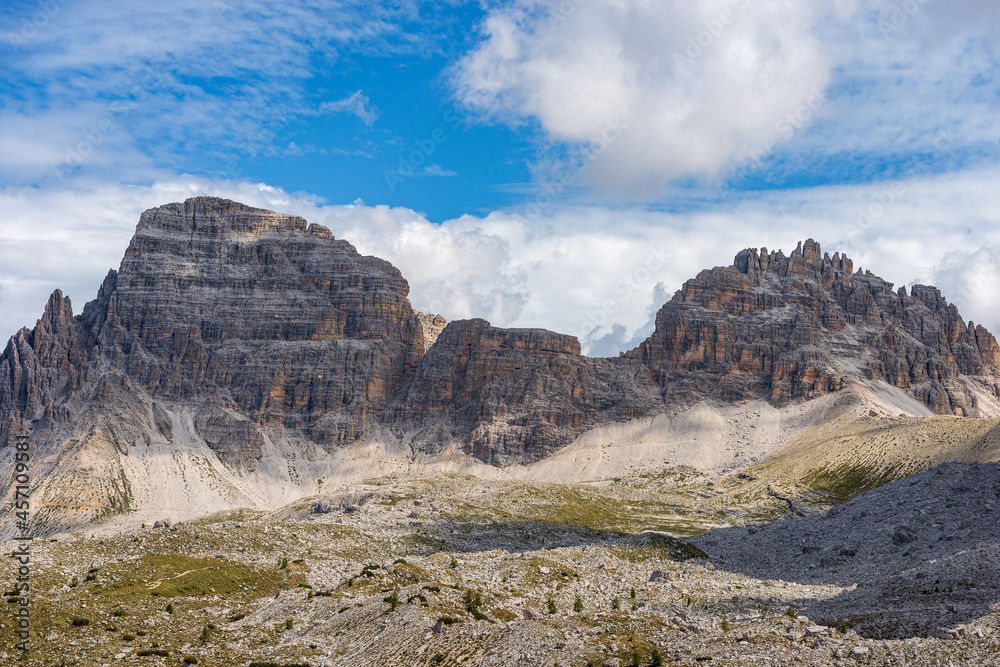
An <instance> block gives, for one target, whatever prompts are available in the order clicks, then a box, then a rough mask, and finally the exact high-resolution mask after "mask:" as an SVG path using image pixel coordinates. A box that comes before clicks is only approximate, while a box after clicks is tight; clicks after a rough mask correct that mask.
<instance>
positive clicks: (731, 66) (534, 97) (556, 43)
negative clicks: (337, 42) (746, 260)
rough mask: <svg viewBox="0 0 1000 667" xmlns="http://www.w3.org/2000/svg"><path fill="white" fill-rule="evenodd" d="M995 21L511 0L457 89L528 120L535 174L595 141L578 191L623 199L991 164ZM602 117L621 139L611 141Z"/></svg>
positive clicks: (838, 9) (490, 114) (907, 9)
mask: <svg viewBox="0 0 1000 667" xmlns="http://www.w3.org/2000/svg"><path fill="white" fill-rule="evenodd" d="M996 19H1000V9H998V5H996V3H983V2H980V1H978V0H959V1H958V2H954V3H940V2H929V3H925V2H916V1H915V0H914V1H913V2H905V3H903V2H900V3H885V2H881V0H839V1H838V2H836V3H834V4H833V5H832V6H830V5H824V4H823V3H812V2H801V1H792V0H754V1H750V0H666V1H664V2H656V3H650V2H645V1H644V0H587V1H586V2H583V1H582V0H569V1H568V2H563V1H561V0H515V1H514V2H511V3H506V4H503V5H500V6H498V7H495V8H493V9H492V10H491V11H490V12H489V14H488V16H487V18H486V19H485V21H484V22H483V25H482V32H483V36H482V40H481V42H480V43H479V44H478V45H477V46H476V47H475V48H474V49H473V50H472V51H471V52H470V53H469V54H468V55H467V56H466V57H465V58H464V60H462V61H461V62H460V63H459V64H458V66H457V67H456V68H455V71H454V76H453V82H454V85H455V89H456V94H457V96H458V98H459V99H460V100H462V101H463V102H465V103H466V104H468V105H469V106H470V107H472V108H473V109H476V110H478V112H479V113H480V114H482V115H483V116H485V117H486V118H489V119H493V120H499V121H503V122H507V123H510V124H512V125H524V124H526V123H528V122H532V123H537V126H538V127H539V129H540V130H541V134H542V137H543V140H542V142H541V143H540V151H541V157H540V160H539V161H540V169H541V171H542V173H543V174H546V172H548V174H546V175H545V176H543V178H544V177H548V178H551V177H552V176H551V174H558V173H565V172H564V171H562V170H563V169H564V168H565V165H566V163H567V162H570V163H573V162H576V163H577V164H579V163H580V159H579V156H577V155H576V154H575V151H576V150H577V149H580V148H581V147H586V146H588V145H593V144H595V142H596V148H597V149H598V153H599V157H598V159H595V160H594V161H593V162H592V163H591V164H589V166H588V169H587V170H586V172H585V173H582V174H581V178H582V180H583V182H584V183H585V184H586V185H588V186H590V187H591V188H595V189H597V190H600V191H603V192H612V193H615V192H619V193H620V192H624V193H626V194H628V195H630V196H633V197H635V196H642V197H649V198H657V197H662V196H663V195H664V193H666V192H669V189H670V186H671V185H673V184H676V183H678V182H685V181H686V180H687V179H690V178H692V177H693V178H696V179H702V180H712V179H714V178H725V177H726V176H727V174H729V173H730V171H731V170H732V169H733V168H735V167H737V166H739V165H741V164H743V165H748V164H755V163H756V158H765V157H767V156H769V155H772V154H777V155H778V156H779V157H781V158H782V159H783V160H784V161H785V162H786V163H787V164H786V165H784V167H785V168H788V169H791V170H795V169H804V170H807V171H808V170H809V169H810V168H812V169H816V170H818V171H824V170H826V169H827V167H826V166H824V165H825V161H826V160H833V162H834V164H835V165H836V168H838V169H844V170H848V171H850V170H856V169H864V168H865V167H867V165H866V164H860V165H857V166H855V165H854V164H851V160H852V159H862V160H863V159H865V157H866V156H872V155H874V156H878V157H879V158H880V159H883V158H884V159H885V160H890V161H891V160H892V157H893V156H911V155H915V154H917V155H919V154H920V153H921V152H924V153H927V152H930V153H935V152H936V153H937V155H936V158H937V159H939V160H941V159H942V158H947V159H952V160H954V161H956V162H958V163H959V164H960V165H962V164H965V163H966V162H968V161H969V160H970V159H972V157H971V156H978V155H983V154H986V155H988V156H989V157H991V158H992V159H994V160H996V159H997V158H998V157H1000V150H998V146H997V142H996V137H997V136H998V134H1000V120H998V119H1000V114H998V113H997V111H998V109H997V107H998V104H997V93H998V91H1000V76H998V72H1000V65H998V62H1000V58H998V49H997V48H996V42H995V39H994V38H993V37H992V35H991V33H990V28H989V26H993V25H995V20H996ZM817 91H819V94H817ZM609 123H620V124H622V125H624V126H627V129H626V131H624V132H623V133H621V135H620V136H619V137H617V138H615V139H614V140H613V141H610V142H606V143H607V146H606V147H605V146H603V145H602V143H604V142H602V141H601V135H602V133H603V132H604V131H605V128H606V127H607V126H608V124H609ZM942 130H947V131H948V132H950V134H951V136H952V138H953V143H952V144H950V145H949V146H947V147H946V150H944V151H941V150H940V149H936V147H935V142H936V141H937V139H938V137H939V133H940V132H941V131H942ZM567 152H569V154H570V155H571V156H575V158H574V157H567ZM838 161H839V164H837V162H838ZM941 161H943V160H941ZM903 168H904V170H905V169H906V168H907V167H906V166H905V165H904V166H903ZM877 169H881V167H878V168H877ZM762 175H764V176H766V175H767V174H764V173H762ZM834 176H836V175H834ZM854 177H856V175H854ZM868 177H874V178H877V170H876V175H874V176H872V175H869V176H868Z"/></svg>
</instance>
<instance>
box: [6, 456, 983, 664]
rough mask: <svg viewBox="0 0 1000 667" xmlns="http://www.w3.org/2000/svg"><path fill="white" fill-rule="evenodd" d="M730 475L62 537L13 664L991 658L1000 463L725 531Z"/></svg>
mask: <svg viewBox="0 0 1000 667" xmlns="http://www.w3.org/2000/svg"><path fill="white" fill-rule="evenodd" d="M726 481H727V480H725V479H723V478H718V477H714V478H713V477H711V476H707V475H704V474H702V473H699V472H698V471H695V470H691V469H678V470H673V471H669V472H666V473H664V474H662V475H658V476H651V477H644V478H631V479H621V480H618V481H615V482H608V483H601V484H591V485H557V484H524V483H515V482H485V481H482V480H478V479H476V478H472V477H468V476H459V475H452V476H447V477H436V478H425V479H382V480H372V483H370V484H366V485H362V486H358V487H356V488H352V489H350V490H346V489H345V490H342V491H338V492H334V493H330V494H325V495H322V496H316V497H314V498H309V499H306V500H303V501H302V502H299V503H295V504H292V505H290V506H288V507H285V508H283V509H281V510H279V511H277V512H274V513H270V514H264V513H259V512H226V513H220V514H215V515H210V516H207V517H205V518H203V519H200V520H196V521H190V522H185V523H182V524H179V525H168V524H167V523H164V522H157V523H155V524H152V523H149V524H144V525H134V524H130V523H128V522H124V523H123V521H124V520H122V519H119V520H118V523H114V522H112V523H110V524H105V525H103V526H100V527H95V528H93V529H92V530H88V531H86V532H77V533H72V534H60V535H58V536H57V537H55V538H53V539H51V540H50V541H46V542H38V543H36V544H35V551H36V559H37V560H36V563H35V568H36V569H35V575H34V577H35V578H34V580H33V586H34V590H35V595H36V598H35V600H36V602H35V603H34V607H33V612H34V626H33V628H34V631H35V632H36V633H37V635H38V636H37V637H36V639H35V642H34V644H33V646H34V651H33V652H32V654H31V656H29V657H27V658H26V660H25V662H24V663H23V664H29V665H46V666H48V665H88V666H89V665H123V666H124V665H129V666H132V665H147V664H148V665H181V664H183V662H184V661H185V660H186V661H187V663H188V664H198V665H227V666H229V665H241V666H243V665H250V664H253V663H258V664H277V665H312V666H314V667H319V666H323V665H345V666H346V665H401V666H402V665H407V666H409V665H497V666H500V665H526V666H527V665H531V666H535V665H546V666H551V665H555V664H559V665H564V666H568V665H573V666H581V667H582V666H584V665H619V666H624V665H631V664H641V665H651V664H687V665H694V664H703V663H712V664H724V665H801V664H805V665H837V664H843V665H856V664H857V665H935V666H943V665H955V666H956V667H957V666H959V665H963V666H964V665H994V664H996V661H997V656H998V655H1000V633H998V632H997V622H998V620H1000V585H998V583H997V582H998V581H1000V576H998V574H1000V573H998V572H997V565H996V564H997V562H998V561H997V556H998V555H1000V554H998V549H1000V529H998V527H997V522H996V511H997V505H998V503H1000V495H998V494H1000V464H945V465H942V466H938V467H935V468H933V469H931V470H929V471H926V472H924V473H921V474H919V475H916V476H914V477H912V478H909V479H905V480H900V481H897V482H892V483H890V484H887V485H885V486H883V487H881V488H879V489H877V490H875V491H872V492H869V493H866V494H863V495H861V496H859V497H857V498H855V499H854V500H852V501H851V502H849V503H847V504H845V505H842V506H838V507H836V508H835V509H833V510H832V511H829V512H827V513H825V514H822V515H815V516H810V517H808V518H800V519H796V518H788V519H785V520H781V521H777V522H771V523H768V524H760V523H755V524H751V525H746V526H743V527H728V528H726V527H721V528H720V527H718V526H719V525H720V524H722V525H724V524H725V523H726V522H727V521H728V520H730V519H734V518H735V519H736V520H738V521H743V520H745V519H747V518H748V517H747V515H742V516H740V517H729V519H727V518H726V517H723V516H720V515H719V514H718V513H716V512H715V511H714V510H713V509H712V505H711V503H710V501H711V499H712V497H713V496H714V495H716V494H717V493H718V492H717V491H715V490H714V488H715V487H716V486H720V485H721V486H724V485H725V483H726ZM709 482H712V484H711V485H709ZM665 521H666V522H668V523H669V524H670V525H669V527H670V528H672V529H673V530H674V531H675V532H676V533H678V534H681V533H687V534H692V533H698V532H700V531H703V530H705V529H708V530H707V532H704V533H702V534H700V535H698V536H697V537H694V538H690V539H682V538H680V537H675V536H670V535H667V534H666V533H665V532H663V529H664V528H666V527H667V526H664V522H665ZM713 526H716V528H715V529H712V527H713ZM647 529H659V530H656V531H654V532H647ZM10 546H11V545H10V544H8V545H7V547H6V548H10ZM11 580H12V576H10V575H8V574H7V573H5V578H4V580H3V581H4V583H5V584H8V586H9V584H10V582H11ZM0 623H3V624H4V626H7V625H9V623H10V620H9V619H8V618H3V619H2V620H0ZM8 630H9V628H8V627H4V628H0V632H7V631H8ZM17 657H18V656H16V655H15V654H12V653H11V651H10V649H9V647H6V646H5V647H4V648H3V649H0V661H2V662H3V663H4V664H11V663H12V662H13V661H14V659H15V658H17ZM195 660H197V663H195V662H194V661H195Z"/></svg>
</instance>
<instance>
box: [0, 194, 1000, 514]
mask: <svg viewBox="0 0 1000 667" xmlns="http://www.w3.org/2000/svg"><path fill="white" fill-rule="evenodd" d="M408 289H409V288H408V285H407V283H406V280H405V279H404V278H403V276H402V275H401V274H400V272H399V271H398V270H397V269H395V268H394V267H393V266H392V265H390V264H389V263H388V262H386V261H384V260H381V259H378V258H375V257H364V256H362V255H360V254H359V253H358V252H357V251H356V250H355V248H354V247H353V246H352V245H351V244H350V243H348V242H347V241H344V240H340V239H335V238H334V237H333V235H332V234H331V233H330V231H329V230H328V229H326V228H324V227H322V226H320V225H315V224H313V225H310V224H307V222H306V221H305V220H303V219H302V218H298V217H295V216H290V215H284V214H280V213H275V212H272V211H265V210H260V209H255V208H252V207H249V206H245V205H243V204H239V203H236V202H231V201H226V200H222V199H215V198H204V197H202V198H195V199H189V200H188V201H186V202H184V203H178V204H169V205H166V206H161V207H159V208H155V209H152V210H149V211H146V212H145V213H144V214H143V215H142V217H141V218H140V220H139V224H138V226H137V227H136V232H135V235H134V237H133V239H132V241H131V243H130V245H129V247H128V250H127V251H126V254H125V257H124V259H123V261H122V264H121V266H120V268H119V269H118V270H117V271H111V272H110V273H109V274H108V276H107V278H106V279H105V281H104V284H103V285H102V286H101V288H100V290H99V292H98V294H97V297H96V299H94V300H93V301H91V302H90V303H88V304H87V305H86V306H85V307H84V308H83V311H82V312H81V313H79V314H76V315H75V314H74V313H73V309H72V306H71V304H70V302H69V300H68V299H66V298H64V297H63V296H62V294H61V293H59V292H58V291H57V292H55V293H54V294H53V295H52V296H51V298H50V299H49V302H48V304H47V305H46V307H45V311H44V314H43V315H42V317H41V319H40V320H39V321H38V323H37V324H36V326H35V327H34V329H22V330H21V331H20V332H19V333H18V334H16V335H15V336H14V337H13V338H12V339H11V340H10V341H9V342H8V344H7V346H6V349H5V350H4V352H3V355H2V356H0V444H3V445H7V447H6V453H5V454H4V456H8V457H9V456H10V455H11V450H12V448H11V447H9V445H10V444H11V443H12V442H13V438H14V436H15V435H16V434H20V433H27V434H30V436H31V437H32V440H33V442H34V445H35V448H36V462H37V463H36V465H37V469H36V470H37V472H36V478H37V480H38V482H39V484H40V492H41V494H42V496H43V497H44V498H45V504H44V507H46V508H47V509H46V510H45V511H44V513H43V516H42V517H41V520H42V523H43V525H46V526H48V528H50V529H51V530H56V529H61V528H65V527H69V526H72V525H75V524H76V523H78V522H80V521H84V520H91V519H94V518H95V517H100V516H104V515H107V514H117V513H122V512H130V511H136V510H138V509H139V508H142V507H163V506H170V507H175V508H182V509H184V511H198V510H199V508H202V507H203V506H204V505H205V504H206V503H207V504H209V505H211V506H213V507H222V508H226V507H232V508H236V507H244V506H254V507H275V506H279V505H281V504H283V503H285V502H288V501H290V500H294V499H296V498H299V497H302V496H304V495H309V494H310V493H314V492H315V491H316V490H317V489H320V488H322V484H323V482H324V480H325V481H326V482H327V483H328V484H329V483H331V482H337V483H341V482H343V483H346V482H349V481H351V480H361V479H365V478H366V477H368V476H371V475H372V474H377V473H384V472H386V471H387V470H389V469H392V470H397V469H415V468H414V466H417V467H419V466H432V467H433V468H434V470H438V471H443V470H455V471H464V472H473V473H474V474H479V475H485V476H487V477H489V476H491V475H515V476H517V475H520V476H522V477H529V478H530V477H531V476H532V475H536V474H537V475H542V474H543V473H542V472H540V471H542V470H543V469H544V465H545V463H546V462H547V461H549V460H551V459H552V457H553V456H555V455H562V454H563V453H565V452H570V453H573V452H576V454H572V455H574V456H588V457H589V456H590V455H589V454H580V453H579V452H580V451H584V450H586V451H588V452H589V451H591V450H588V449H586V448H587V447H591V444H588V443H593V442H595V441H597V440H602V439H603V440H607V441H609V442H610V441H613V442H614V444H615V445H616V446H634V447H639V448H642V452H644V453H643V454H642V456H645V457H646V458H647V459H649V461H654V460H655V463H656V464H657V465H660V466H662V465H663V464H671V463H679V462H684V461H686V459H683V456H686V455H687V453H690V452H703V453H704V457H708V458H707V459H705V460H712V461H715V462H717V463H718V462H722V463H720V465H726V464H725V461H726V460H729V459H727V458H726V457H730V458H732V457H738V456H739V455H740V452H734V453H725V452H722V450H721V449H719V448H720V447H722V445H719V444H718V443H717V442H716V441H715V440H711V438H710V437H709V436H708V435H706V434H707V433H710V432H714V430H717V429H716V426H717V424H716V423H715V422H714V421H713V420H718V419H725V417H723V416H720V415H723V414H729V413H728V412H726V411H732V410H738V409H740V406H746V405H756V404H758V403H759V404H761V405H764V406H766V409H756V408H753V413H754V415H756V417H755V418H756V419H763V420H770V421H769V422H768V423H769V424H771V426H773V428H770V427H769V428H770V430H769V433H771V435H770V436H768V438H767V439H763V440H761V439H760V438H758V439H756V440H755V441H754V442H756V449H753V447H751V445H752V444H753V442H751V440H752V439H745V440H746V442H747V450H748V451H750V450H753V451H756V452H757V453H759V454H760V455H764V454H766V453H767V451H768V448H773V447H776V446H778V445H781V444H783V443H785V442H788V441H789V438H792V437H794V436H795V435H796V434H798V433H800V432H801V429H802V428H805V427H806V426H808V425H809V423H811V422H810V420H812V421H815V420H816V419H818V418H820V416H821V415H822V411H821V410H820V411H816V410H813V411H811V412H810V410H811V408H810V409H807V408H801V409H800V408H799V407H797V406H807V405H812V404H813V402H815V401H823V400H826V399H827V398H828V397H830V396H834V395H838V394H840V393H842V392H850V391H855V390H857V389H858V388H865V390H866V391H869V392H875V394H877V395H879V396H883V397H884V396H889V395H891V396H892V401H891V403H892V406H893V410H896V411H900V412H903V413H905V414H912V415H926V414H931V413H936V414H940V415H957V416H962V417H988V416H996V415H1000V370H998V367H1000V347H998V346H997V343H996V340H995V339H994V337H993V335H991V334H990V333H989V332H988V331H986V330H985V329H984V328H983V327H981V326H975V325H974V324H972V323H966V322H965V321H964V320H962V318H961V316H960V314H959V313H958V311H957V309H956V308H955V306H953V305H950V304H948V303H947V302H946V301H945V299H944V298H943V297H942V295H941V294H940V293H939V292H938V291H937V290H936V289H934V288H932V287H924V286H915V287H913V288H912V290H911V291H910V292H909V293H907V290H906V289H905V288H900V289H899V290H894V289H893V286H892V285H891V284H890V283H887V282H885V281H884V280H882V279H880V278H878V277H877V276H875V275H873V274H871V273H870V272H863V273H860V272H859V273H856V272H855V271H854V269H853V264H852V262H851V260H850V259H848V258H847V257H844V256H841V255H840V254H834V255H833V256H832V257H831V256H829V255H828V254H825V253H822V252H821V250H820V246H819V244H817V243H815V242H813V241H811V240H810V241H806V242H805V244H800V246H799V247H798V248H796V249H795V250H794V251H792V252H791V254H790V255H788V256H785V255H784V254H782V253H781V252H780V251H770V252H769V251H767V250H766V249H761V250H759V251H758V250H744V251H742V252H740V253H739V254H737V255H736V258H735V260H734V263H733V265H732V266H728V267H720V268H715V269H711V270H707V271H703V272H702V273H701V274H699V275H698V276H697V277H696V278H694V279H692V280H690V281H688V282H687V283H685V285H684V286H683V288H682V289H681V290H680V291H679V292H677V294H676V295H674V297H673V298H672V299H671V300H670V302H669V303H667V304H665V305H664V306H663V308H662V309H661V310H660V312H659V314H658V315H657V318H656V328H655V331H654V332H653V333H652V335H651V336H650V337H649V338H648V339H647V340H646V341H645V342H644V343H642V345H640V346H639V347H638V348H637V349H635V350H632V351H629V352H627V353H623V354H622V355H621V356H620V357H618V358H611V359H593V358H588V357H586V356H583V355H581V354H580V344H579V341H577V340H576V339H575V338H574V337H572V336H567V335H562V334H558V333H554V332H550V331H545V330H540V329H501V328H497V327H493V326H491V325H490V323H488V322H486V321H484V320H480V319H473V320H463V321H454V322H450V323H446V322H445V321H444V319H443V318H442V317H440V316H438V315H426V314H423V313H418V312H416V311H414V309H413V308H412V307H411V305H410V302H409V301H408V299H407V296H408ZM782 410H784V411H785V412H781V411H782ZM720 411H721V412H720ZM792 413H794V414H795V415H796V416H793V414H792ZM810 415H812V416H810ZM762 424H763V422H762ZM754 427H755V428H756V425H754ZM609 429H611V430H609ZM744 430H745V429H744ZM612 433H613V436H614V437H610V436H609V434H612ZM758 433H759V432H758ZM711 437H714V436H711ZM706 438H708V440H706ZM667 445H670V447H667ZM574 448H576V449H574ZM581 448H582V449H581ZM671 448H672V449H671ZM713 448H715V449H713ZM717 450H718V451H717ZM622 451H625V450H622ZM636 451H638V450H635V451H630V452H629V453H628V454H627V455H628V456H629V457H635V456H638V454H637V453H636ZM664 452H681V454H678V455H677V456H674V455H673V454H669V453H668V454H664ZM672 456H674V459H673V460H672V459H671V457H672ZM699 456H701V454H699ZM602 457H603V455H601V456H598V457H597V458H599V459H601V460H602V461H603V463H601V464H600V465H605V468H603V469H602V470H604V471H605V473H608V471H609V470H611V469H612V468H614V467H615V465H618V464H617V463H614V462H611V463H609V462H608V460H609V459H608V458H607V457H604V458H602ZM678 457H680V458H678ZM704 457H703V458H704ZM591 458H593V457H591ZM734 460H735V459H734ZM595 465H596V464H595ZM533 466H534V467H533ZM562 470H563V474H569V473H570V472H571V471H570V470H569V469H567V468H565V467H564V468H563V469H562ZM544 474H545V475H550V476H551V475H552V474H556V473H553V472H552V469H551V468H549V469H548V472H545V473H544ZM594 474H595V475H597V476H601V475H602V474H603V473H601V472H600V471H597V472H595V473H594ZM607 476H612V475H611V474H610V473H608V474H607Z"/></svg>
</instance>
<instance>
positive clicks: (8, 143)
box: [0, 0, 434, 184]
mask: <svg viewBox="0 0 1000 667" xmlns="http://www.w3.org/2000/svg"><path fill="white" fill-rule="evenodd" d="M50 4H52V5H53V6H56V7H57V8H58V11H56V12H55V13H54V14H53V15H52V17H51V18H50V19H48V20H47V21H46V22H45V24H44V25H42V26H40V27H39V28H38V29H37V30H35V31H33V32H32V33H31V36H30V38H27V37H25V38H23V39H22V38H20V37H19V32H18V31H19V30H20V28H21V26H22V22H23V20H24V19H25V18H27V20H29V21H30V20H31V19H32V15H33V13H34V12H35V11H36V10H37V7H36V6H35V5H34V4H31V3H26V4H24V5H23V6H21V7H10V8H6V9H5V10H4V11H3V12H0V37H2V36H3V35H4V34H8V35H14V36H15V37H18V38H17V39H0V57H2V58H3V61H4V65H5V66H4V68H3V70H2V71H0V85H3V86H4V91H5V92H4V95H3V108H2V111H0V121H2V122H0V147H4V148H7V149H8V150H5V151H2V157H0V176H2V177H4V178H5V179H6V180H7V181H8V182H14V183H22V184H39V183H44V182H47V181H49V180H53V179H55V178H58V177H65V176H66V175H67V174H70V175H74V176H76V175H87V174H91V175H94V174H105V175H108V176H109V177H111V178H116V177H117V178H119V179H122V180H128V179H130V178H132V179H138V180H142V179H144V178H145V179H147V180H148V179H149V177H150V175H151V171H150V170H151V169H153V168H169V169H173V170H174V171H184V170H186V169H192V168H197V167H202V168H205V167H206V166H207V164H209V163H211V162H213V161H214V162H216V163H219V164H225V163H227V162H229V161H231V160H232V159H233V156H234V155H235V156H239V157H241V158H245V157H254V156H256V155H259V154H266V153H268V152H269V151H272V150H278V147H280V146H282V145H286V144H287V143H288V142H287V139H285V140H284V141H282V139H283V136H282V135H283V134H284V133H285V130H286V128H288V127H289V126H291V125H293V124H294V123H296V122H297V121H298V120H300V119H303V118H307V117H310V116H313V115H315V109H316V106H317V101H316V100H314V99H312V92H311V91H310V88H309V83H310V81H311V80H312V77H314V76H315V75H316V74H317V72H318V71H321V70H322V69H324V68H330V67H336V63H337V61H338V58H339V57H340V54H341V53H344V52H352V53H354V52H358V51H361V52H364V53H368V54H372V55H379V54H383V55H392V54H399V53H404V52H411V53H412V52H418V51H419V49H420V48H421V47H422V46H427V45H429V44H432V43H433V41H434V38H433V37H432V36H430V35H429V34H428V26H427V25H425V23H424V22H423V19H422V18H421V15H420V13H421V8H422V5H423V4H424V3H421V2H405V3H400V4H392V5H370V4H368V3H363V2H360V1H359V0H358V1H355V0H345V1H342V2H321V1H320V0H291V1H290V2H284V3H280V4H274V3H268V2H264V1H263V0H249V1H248V2H240V3H236V2H228V1H226V0H222V1H217V2H207V3H206V2H196V1H195V0H178V1H177V2H172V3H169V4H168V5H156V4H150V3H147V2H138V1H136V0H125V1H124V2H118V1H115V2H112V1H111V0H95V1H94V2H88V3H82V4H81V3H58V2H53V3H50ZM342 102H344V104H345V105H346V106H344V107H343V108H342V109H341V110H345V111H349V112H351V113H355V114H357V115H358V116H359V118H361V119H362V121H364V122H366V123H370V122H371V121H372V120H373V119H374V117H375V114H376V111H375V110H374V108H373V107H371V105H370V103H369V102H368V100H367V98H365V97H364V96H363V95H361V94H357V95H355V96H351V97H350V98H348V99H347V100H344V101H342ZM336 104H337V103H334V107H335V105H336ZM192 155H195V156H197V160H198V161H199V162H198V164H191V159H190V156H192ZM234 175H235V176H238V174H234Z"/></svg>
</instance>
